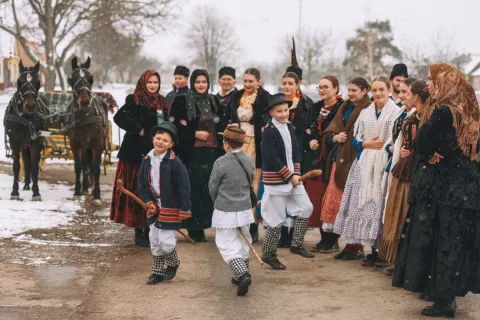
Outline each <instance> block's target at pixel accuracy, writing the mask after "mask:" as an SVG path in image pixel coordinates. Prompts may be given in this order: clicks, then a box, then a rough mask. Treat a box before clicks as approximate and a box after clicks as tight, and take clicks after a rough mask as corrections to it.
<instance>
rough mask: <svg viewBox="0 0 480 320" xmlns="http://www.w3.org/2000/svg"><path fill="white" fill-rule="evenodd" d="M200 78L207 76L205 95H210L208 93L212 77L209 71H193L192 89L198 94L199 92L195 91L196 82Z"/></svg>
mask: <svg viewBox="0 0 480 320" xmlns="http://www.w3.org/2000/svg"><path fill="white" fill-rule="evenodd" d="M198 76H205V78H207V91H206V92H205V94H208V91H209V90H210V75H209V74H208V71H207V70H204V69H195V70H193V72H192V75H191V76H190V89H191V90H192V91H194V92H195V93H197V91H195V81H196V80H197V78H198Z"/></svg>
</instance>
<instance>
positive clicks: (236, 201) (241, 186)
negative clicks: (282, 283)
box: [208, 126, 255, 296]
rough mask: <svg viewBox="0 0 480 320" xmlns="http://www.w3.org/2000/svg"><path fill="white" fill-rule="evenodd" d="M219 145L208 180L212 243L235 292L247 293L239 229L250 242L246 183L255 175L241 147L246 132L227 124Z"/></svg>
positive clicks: (246, 267) (246, 252)
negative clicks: (220, 149)
mask: <svg viewBox="0 0 480 320" xmlns="http://www.w3.org/2000/svg"><path fill="white" fill-rule="evenodd" d="M219 134H220V135H223V148H224V149H225V151H226V152H227V154H225V155H224V156H222V157H220V158H219V159H217V161H215V164H214V165H213V170H212V174H211V176H210V181H209V183H208V188H209V191H210V195H211V196H212V199H213V202H214V208H215V210H214V211H213V217H212V227H213V228H215V229H216V236H215V243H216V244H217V248H218V250H219V251H220V254H221V255H222V258H223V260H224V261H225V262H226V263H227V264H228V265H229V266H230V270H231V271H232V273H233V275H234V277H233V279H232V283H233V284H236V285H238V289H237V295H238V296H244V295H246V294H247V292H248V287H249V286H250V284H251V282H252V280H251V276H250V273H249V251H250V248H249V246H248V243H247V242H246V241H245V239H243V237H242V236H241V234H240V230H239V229H241V230H242V231H243V234H244V235H245V236H246V238H247V240H248V241H249V242H250V243H251V242H252V237H251V236H250V232H249V226H250V224H251V223H253V222H254V219H253V214H252V209H251V208H252V205H254V204H252V201H251V198H250V190H251V189H250V188H251V187H250V186H251V184H252V181H253V179H254V176H255V164H254V162H253V160H252V159H251V158H250V157H249V156H248V155H247V154H246V153H245V152H243V151H242V150H241V148H242V146H243V143H244V141H245V137H246V132H245V131H244V130H242V129H240V128H238V127H234V126H229V127H227V128H226V129H225V131H224V132H223V133H219Z"/></svg>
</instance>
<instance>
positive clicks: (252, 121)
mask: <svg viewBox="0 0 480 320" xmlns="http://www.w3.org/2000/svg"><path fill="white" fill-rule="evenodd" d="M269 98H270V93H269V92H268V91H266V90H265V89H263V87H262V86H261V76H260V71H259V70H258V69H257V68H248V69H247V70H245V72H244V74H243V89H242V90H239V91H235V92H234V93H233V94H232V97H231V99H230V111H231V122H232V123H236V124H238V125H239V126H240V128H241V129H243V130H245V132H246V133H247V138H246V141H247V142H248V143H245V144H244V145H243V147H242V150H243V151H244V152H245V153H246V154H247V155H248V156H249V157H250V158H252V159H253V160H254V161H255V168H256V170H255V179H254V181H253V182H252V183H253V186H252V187H253V190H254V192H255V194H256V195H257V198H258V200H261V199H262V195H263V183H262V182H261V176H262V152H261V149H260V148H261V142H262V129H263V127H264V126H265V125H266V123H267V118H266V116H265V114H264V112H263V110H264V109H265V108H266V106H267V105H268V99H269ZM260 212H261V211H260V208H257V209H256V212H255V215H256V217H257V218H260V217H261V214H260ZM250 234H251V236H252V239H253V240H252V241H253V242H254V243H255V242H257V241H258V224H257V223H252V224H251V225H250Z"/></svg>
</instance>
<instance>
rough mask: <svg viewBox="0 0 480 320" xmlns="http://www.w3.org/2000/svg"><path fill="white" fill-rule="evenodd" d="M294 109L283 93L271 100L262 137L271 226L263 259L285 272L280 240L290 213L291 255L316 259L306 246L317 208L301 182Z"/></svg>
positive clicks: (265, 208)
mask: <svg viewBox="0 0 480 320" xmlns="http://www.w3.org/2000/svg"><path fill="white" fill-rule="evenodd" d="M290 106H291V102H290V101H288V100H287V98H286V97H285V95H284V94H283V93H278V94H275V95H273V96H272V97H271V98H270V100H269V104H268V107H267V108H266V110H265V112H268V113H269V114H270V116H271V117H272V119H271V120H270V121H268V123H267V126H266V127H265V130H264V132H263V135H262V171H263V182H264V185H265V193H264V195H263V199H262V218H263V223H264V225H265V226H266V227H267V230H266V233H265V238H264V242H263V246H262V253H263V256H262V260H263V261H264V262H265V263H267V264H268V265H269V266H271V267H272V268H273V269H276V270H284V269H285V266H284V265H283V264H282V263H280V261H279V260H278V258H277V241H278V237H279V235H280V229H281V227H282V225H283V224H284V223H285V220H286V218H287V216H286V211H288V213H289V214H290V215H291V216H292V217H295V219H294V224H293V228H294V233H293V239H292V245H291V246H290V252H291V253H293V254H298V255H300V256H302V257H305V258H313V257H314V255H312V254H310V253H309V252H307V251H306V250H305V248H304V247H303V243H304V238H305V233H306V232H307V225H308V220H309V217H310V215H311V214H312V210H313V206H312V203H311V202H310V199H309V198H308V195H307V193H306V191H305V188H304V187H303V185H302V183H301V182H299V175H300V150H299V147H298V142H297V139H296V135H295V129H294V127H293V125H292V124H291V123H289V122H288V114H289V110H288V108H289V107H290ZM285 209H286V210H285Z"/></svg>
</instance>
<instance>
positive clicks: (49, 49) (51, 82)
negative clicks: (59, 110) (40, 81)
mask: <svg viewBox="0 0 480 320" xmlns="http://www.w3.org/2000/svg"><path fill="white" fill-rule="evenodd" d="M45 13H46V19H47V21H46V22H47V39H46V40H47V41H46V48H45V49H46V54H47V71H46V73H47V74H46V75H45V77H46V81H45V91H49V90H53V89H55V64H54V63H53V61H54V60H53V9H52V0H46V1H45Z"/></svg>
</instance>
